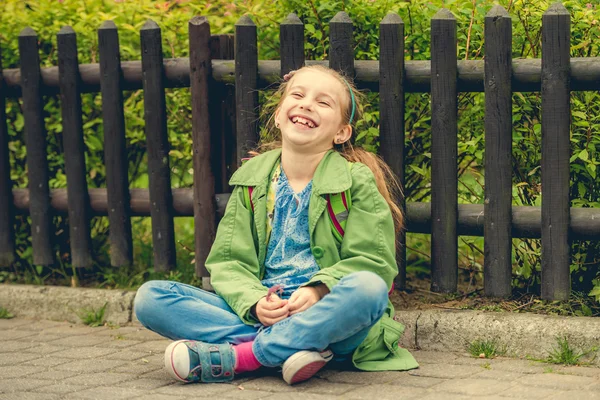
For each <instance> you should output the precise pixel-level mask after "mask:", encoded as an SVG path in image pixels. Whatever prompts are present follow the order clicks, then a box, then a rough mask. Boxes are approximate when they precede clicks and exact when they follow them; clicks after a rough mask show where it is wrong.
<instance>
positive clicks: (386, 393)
mask: <svg viewBox="0 0 600 400" xmlns="http://www.w3.org/2000/svg"><path fill="white" fill-rule="evenodd" d="M426 394H427V389H423V388H416V387H406V388H399V387H398V386H389V385H373V386H362V387H359V388H358V389H355V390H352V391H350V392H346V393H344V396H343V397H344V398H345V399H353V400H354V399H356V400H373V399H377V400H397V399H402V400H404V399H406V400H408V399H420V398H421V397H423V396H424V395H426Z"/></svg>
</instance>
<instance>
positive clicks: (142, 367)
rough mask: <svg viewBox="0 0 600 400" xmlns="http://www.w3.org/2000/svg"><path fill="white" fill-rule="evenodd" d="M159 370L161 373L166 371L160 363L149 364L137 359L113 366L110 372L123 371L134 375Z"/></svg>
mask: <svg viewBox="0 0 600 400" xmlns="http://www.w3.org/2000/svg"><path fill="white" fill-rule="evenodd" d="M155 371H161V372H162V373H163V374H164V373H166V372H165V371H164V369H163V367H162V366H161V365H157V364H154V363H153V364H150V363H145V362H142V361H141V360H137V361H134V362H131V363H125V364H123V365H121V366H120V367H117V368H114V369H113V370H112V372H115V373H118V372H124V373H127V374H132V375H136V376H140V375H145V374H147V373H150V372H155Z"/></svg>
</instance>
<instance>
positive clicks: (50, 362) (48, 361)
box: [21, 354, 73, 370]
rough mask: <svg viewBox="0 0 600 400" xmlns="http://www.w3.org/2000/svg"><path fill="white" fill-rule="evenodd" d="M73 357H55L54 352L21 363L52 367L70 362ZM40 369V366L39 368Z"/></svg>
mask: <svg viewBox="0 0 600 400" xmlns="http://www.w3.org/2000/svg"><path fill="white" fill-rule="evenodd" d="M72 361H73V359H70V358H59V357H54V356H52V354H50V355H45V356H41V357H39V358H34V359H33V360H30V361H26V362H24V363H22V364H21V365H30V366H34V367H46V368H51V367H55V366H57V365H61V364H66V363H68V362H72ZM38 370H39V368H38Z"/></svg>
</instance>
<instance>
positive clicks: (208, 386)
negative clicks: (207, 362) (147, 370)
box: [152, 382, 232, 399]
mask: <svg viewBox="0 0 600 400" xmlns="http://www.w3.org/2000/svg"><path fill="white" fill-rule="evenodd" d="M231 390H232V385H230V384H227V383H202V384H185V383H179V382H176V383H174V384H173V385H170V386H164V387H161V388H158V389H155V390H153V391H152V393H159V394H166V395H169V396H184V397H186V398H188V399H191V398H194V397H204V398H206V397H216V398H219V397H218V396H219V395H220V393H223V392H229V391H231Z"/></svg>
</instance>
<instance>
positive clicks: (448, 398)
mask: <svg viewBox="0 0 600 400" xmlns="http://www.w3.org/2000/svg"><path fill="white" fill-rule="evenodd" d="M473 399H477V400H507V398H506V397H500V396H477V397H472V396H465V395H463V394H455V393H443V392H439V393H438V392H435V393H429V394H427V395H426V396H423V397H420V398H419V400H473Z"/></svg>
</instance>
